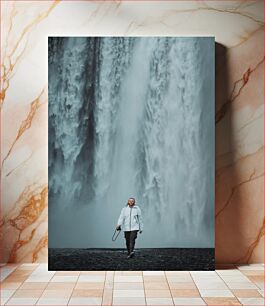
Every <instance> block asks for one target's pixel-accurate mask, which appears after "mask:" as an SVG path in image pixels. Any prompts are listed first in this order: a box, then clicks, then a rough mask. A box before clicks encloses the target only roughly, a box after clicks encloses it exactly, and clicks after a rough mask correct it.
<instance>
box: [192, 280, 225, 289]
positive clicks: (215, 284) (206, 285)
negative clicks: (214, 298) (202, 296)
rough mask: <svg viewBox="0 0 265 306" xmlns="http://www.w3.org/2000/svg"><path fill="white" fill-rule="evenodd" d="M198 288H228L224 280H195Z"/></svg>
mask: <svg viewBox="0 0 265 306" xmlns="http://www.w3.org/2000/svg"><path fill="white" fill-rule="evenodd" d="M195 284H196V286H197V287H198V289H201V290H202V289H217V290H222V289H228V288H227V286H226V284H225V283H224V282H195Z"/></svg>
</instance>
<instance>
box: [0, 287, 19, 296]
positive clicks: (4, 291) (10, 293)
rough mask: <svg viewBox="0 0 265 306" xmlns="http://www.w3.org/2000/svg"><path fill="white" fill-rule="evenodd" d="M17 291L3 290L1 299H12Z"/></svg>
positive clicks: (0, 293)
mask: <svg viewBox="0 0 265 306" xmlns="http://www.w3.org/2000/svg"><path fill="white" fill-rule="evenodd" d="M15 291H16V290H9V289H7V290H5V289H4V290H2V289H1V292H0V295H1V297H4V298H10V297H11V296H12V295H13V294H14V293H15Z"/></svg>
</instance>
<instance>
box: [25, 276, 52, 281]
mask: <svg viewBox="0 0 265 306" xmlns="http://www.w3.org/2000/svg"><path fill="white" fill-rule="evenodd" d="M52 277H53V275H43V276H41V275H32V274H31V275H30V276H29V277H28V278H27V279H26V282H27V283H47V282H49V281H50V280H51V279H52Z"/></svg>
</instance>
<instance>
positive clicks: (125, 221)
mask: <svg viewBox="0 0 265 306" xmlns="http://www.w3.org/2000/svg"><path fill="white" fill-rule="evenodd" d="M116 229H117V230H121V229H122V230H123V231H124V238H125V240H126V247H127V252H128V256H127V258H132V257H133V256H134V246H135V239H136V238H137V233H138V232H139V233H140V234H141V233H142V232H143V218H142V212H141V209H140V207H139V206H137V205H135V199H134V198H129V199H128V203H127V204H126V206H125V207H123V208H122V210H121V213H120V216H119V219H118V222H117V226H116Z"/></svg>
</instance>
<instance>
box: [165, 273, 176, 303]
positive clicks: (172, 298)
mask: <svg viewBox="0 0 265 306" xmlns="http://www.w3.org/2000/svg"><path fill="white" fill-rule="evenodd" d="M163 272H164V276H165V278H166V281H167V285H168V289H169V292H170V296H171V300H172V303H173V305H175V301H174V297H173V295H172V292H171V288H170V286H169V282H168V279H167V274H166V272H165V271H163Z"/></svg>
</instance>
